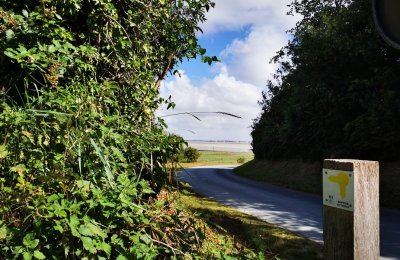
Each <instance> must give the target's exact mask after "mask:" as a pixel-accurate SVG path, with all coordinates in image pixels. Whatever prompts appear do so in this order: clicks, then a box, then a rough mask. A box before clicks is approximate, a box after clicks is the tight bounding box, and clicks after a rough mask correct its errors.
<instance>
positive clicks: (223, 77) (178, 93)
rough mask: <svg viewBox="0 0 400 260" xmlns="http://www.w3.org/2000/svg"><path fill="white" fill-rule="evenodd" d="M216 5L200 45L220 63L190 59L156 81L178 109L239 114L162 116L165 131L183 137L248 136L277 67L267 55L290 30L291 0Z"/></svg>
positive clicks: (225, 0) (228, 0) (222, 0)
mask: <svg viewBox="0 0 400 260" xmlns="http://www.w3.org/2000/svg"><path fill="white" fill-rule="evenodd" d="M214 2H215V3H216V5H215V8H214V9H212V10H210V12H209V13H208V15H207V18H208V20H207V22H206V23H204V24H202V26H201V27H202V29H203V31H204V34H202V35H199V39H200V44H201V45H202V46H203V48H205V49H207V54H208V55H210V56H212V55H216V56H218V58H219V59H220V60H221V62H219V63H216V64H214V65H212V66H208V65H206V64H202V63H201V62H199V61H197V60H194V61H190V62H185V63H184V64H181V65H180V66H179V68H178V69H179V70H180V72H181V73H180V74H181V75H180V77H179V76H170V77H169V78H168V79H167V80H166V81H165V82H164V83H163V84H162V86H161V95H162V96H163V97H168V96H170V95H171V96H172V99H173V101H174V102H175V103H176V108H175V109H174V110H168V111H166V110H164V109H161V110H160V111H159V113H158V114H159V115H160V116H163V115H168V114H174V113H180V112H212V111H223V112H228V113H232V114H235V115H238V116H240V117H242V119H236V118H232V117H227V116H221V115H214V114H209V115H208V114H202V115H199V117H200V118H201V121H198V120H196V119H195V118H193V117H191V116H188V115H179V116H171V117H165V120H166V122H167V124H168V125H169V127H168V130H169V131H170V132H173V133H176V134H179V135H181V136H183V137H184V138H185V139H186V140H230V141H250V140H251V136H250V131H251V128H250V126H251V124H252V121H253V119H254V118H256V117H257V116H258V115H259V113H260V112H261V109H260V107H259V105H258V104H257V101H258V100H260V99H261V92H262V91H263V90H264V89H265V88H266V83H267V80H268V79H271V78H272V74H273V73H274V71H275V69H276V67H275V65H274V64H270V63H269V60H270V59H271V58H272V57H273V56H274V55H275V53H276V52H277V51H278V50H279V49H280V48H281V47H283V46H284V45H286V43H287V41H288V39H289V37H290V35H288V34H286V31H287V30H288V29H290V28H292V27H293V26H294V25H295V23H296V20H297V19H296V17H292V16H288V15H286V12H287V11H288V7H287V5H288V4H289V3H290V0H279V1H277V0H214Z"/></svg>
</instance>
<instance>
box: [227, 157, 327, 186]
mask: <svg viewBox="0 0 400 260" xmlns="http://www.w3.org/2000/svg"><path fill="white" fill-rule="evenodd" d="M321 167H322V166H321V164H320V163H319V162H314V163H305V162H302V161H298V160H291V161H276V162H273V161H261V160H252V161H249V162H247V163H245V164H243V165H241V166H239V167H237V168H236V169H234V172H235V173H236V174H237V175H239V176H242V177H245V178H249V179H253V180H256V181H263V182H267V183H270V184H275V185H278V186H282V187H286V188H290V189H294V190H300V191H305V192H310V193H317V194H320V193H322V178H321Z"/></svg>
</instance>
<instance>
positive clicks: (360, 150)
mask: <svg viewBox="0 0 400 260" xmlns="http://www.w3.org/2000/svg"><path fill="white" fill-rule="evenodd" d="M291 12H297V13H300V14H301V15H303V17H304V18H303V19H302V20H301V21H300V22H298V23H297V25H296V27H295V28H294V29H292V30H291V33H292V34H293V36H294V37H293V39H292V40H291V41H290V42H289V44H288V45H287V46H285V47H284V48H282V50H281V51H279V52H278V54H277V56H276V57H274V58H273V61H274V62H277V63H278V64H279V65H280V69H279V70H278V71H277V73H276V74H275V79H274V80H273V81H270V82H269V83H268V90H267V91H265V92H264V93H263V99H262V101H261V102H260V104H261V106H262V115H261V116H260V117H259V118H257V119H256V120H255V121H254V124H253V131H252V137H253V150H254V153H255V156H256V158H259V159H292V158H301V159H307V160H320V159H323V158H333V157H342V158H344V157H345V158H359V159H375V160H398V159H400V155H399V153H398V152H397V151H398V149H399V148H400V124H399V123H398V119H399V118H400V117H399V116H400V88H399V86H400V74H399V73H398V72H399V71H400V61H399V58H400V52H399V51H398V50H395V49H393V48H392V47H390V46H389V45H387V44H386V43H385V42H384V41H383V40H382V39H381V38H380V36H379V35H378V33H377V32H376V30H375V27H374V23H373V18H372V14H371V12H372V11H371V3H370V1H369V0H344V1H314V0H312V1H297V0H296V1H293V2H292V4H291Z"/></svg>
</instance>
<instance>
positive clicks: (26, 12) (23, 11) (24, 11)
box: [22, 9, 29, 18]
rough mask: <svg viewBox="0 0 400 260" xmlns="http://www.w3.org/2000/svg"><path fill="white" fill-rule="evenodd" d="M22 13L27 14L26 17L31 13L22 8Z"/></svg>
mask: <svg viewBox="0 0 400 260" xmlns="http://www.w3.org/2000/svg"><path fill="white" fill-rule="evenodd" d="M22 15H23V16H25V17H26V18H28V17H29V13H28V11H26V10H25V9H24V10H22Z"/></svg>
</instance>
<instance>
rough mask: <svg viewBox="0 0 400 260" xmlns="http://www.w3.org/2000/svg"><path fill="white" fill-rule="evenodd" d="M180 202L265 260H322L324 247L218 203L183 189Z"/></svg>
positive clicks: (237, 243)
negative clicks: (262, 255)
mask: <svg viewBox="0 0 400 260" xmlns="http://www.w3.org/2000/svg"><path fill="white" fill-rule="evenodd" d="M179 201H180V203H182V204H183V205H184V206H186V207H187V208H189V209H190V210H191V211H193V212H195V213H197V214H199V217H200V218H201V219H203V220H204V221H205V222H206V223H207V224H208V225H209V226H211V227H213V229H214V230H216V231H217V232H218V233H219V234H220V235H223V236H228V237H230V238H232V237H233V239H234V241H235V242H234V244H235V245H239V247H240V246H242V247H243V249H245V248H250V249H252V250H253V251H255V252H262V253H263V254H264V256H265V258H266V259H322V245H320V244H318V243H316V242H314V241H311V240H309V239H306V238H304V237H302V236H300V235H297V234H294V233H292V232H289V231H286V230H284V229H282V228H279V227H277V226H274V225H271V224H269V223H267V222H264V221H261V220H259V219H257V218H255V217H253V216H250V215H247V214H244V213H242V212H239V211H237V210H235V209H232V208H230V207H227V206H224V205H222V204H220V203H218V202H216V201H213V200H210V199H207V198H203V197H201V196H199V195H197V194H195V193H194V192H192V191H191V190H190V189H182V190H181V196H180V198H179Z"/></svg>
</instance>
